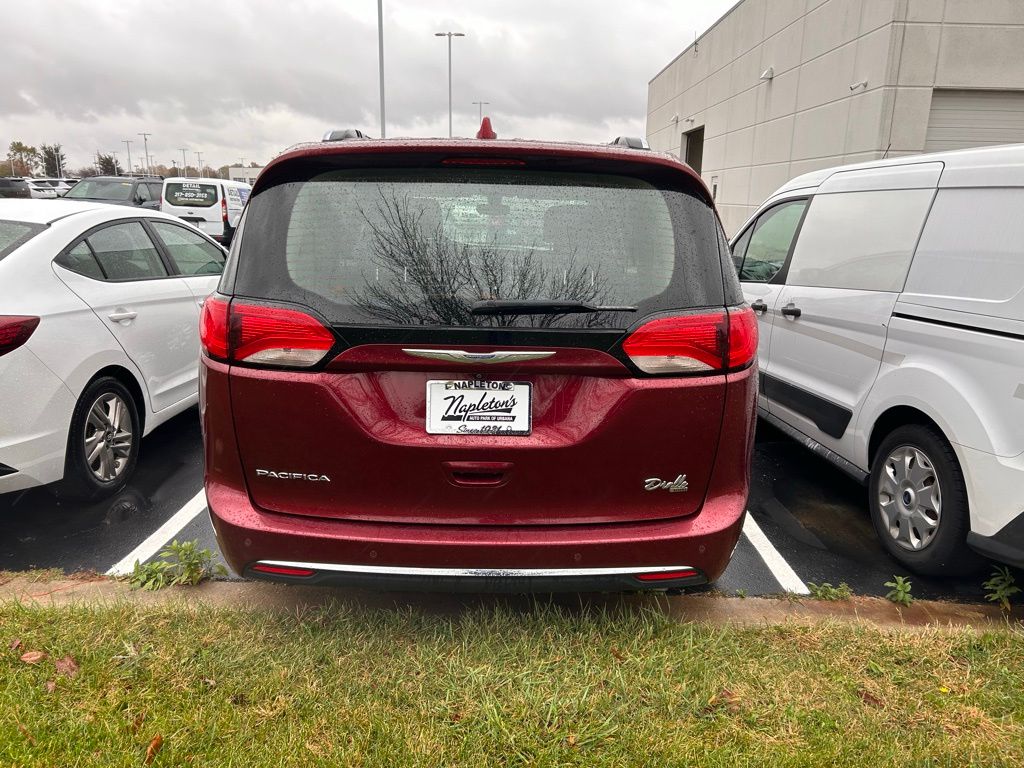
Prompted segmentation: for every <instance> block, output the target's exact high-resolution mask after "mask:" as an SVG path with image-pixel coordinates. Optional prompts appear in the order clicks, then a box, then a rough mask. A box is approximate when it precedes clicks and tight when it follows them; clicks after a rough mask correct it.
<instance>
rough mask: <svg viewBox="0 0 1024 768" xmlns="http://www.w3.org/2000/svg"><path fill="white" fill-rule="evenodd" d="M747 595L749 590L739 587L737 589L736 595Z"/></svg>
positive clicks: (741, 596) (743, 596)
mask: <svg viewBox="0 0 1024 768" xmlns="http://www.w3.org/2000/svg"><path fill="white" fill-rule="evenodd" d="M746 596H747V590H745V589H737V590H736V597H740V598H745V597H746Z"/></svg>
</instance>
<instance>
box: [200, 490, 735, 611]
mask: <svg viewBox="0 0 1024 768" xmlns="http://www.w3.org/2000/svg"><path fill="white" fill-rule="evenodd" d="M206 492H207V497H208V500H209V506H210V517H211V519H212V521H213V526H214V529H215V530H216V532H217V538H218V542H219V543H220V547H221V551H222V552H223V554H224V558H225V559H226V560H227V561H228V563H229V564H230V565H231V567H232V568H233V569H234V570H235V571H236V572H237V573H239V574H242V575H245V576H252V577H256V578H270V579H273V580H279V581H289V582H301V583H318V584H325V583H326V584H341V585H347V586H371V587H376V588H387V589H421V590H437V591H460V590H461V591H512V592H549V591H574V592H578V591H605V590H633V589H666V588H676V587H681V586H691V585H694V584H704V583H707V582H711V581H714V580H715V579H716V578H718V577H719V576H720V575H721V573H722V571H724V570H725V567H726V565H728V562H729V558H730V557H731V556H732V552H733V550H734V549H735V547H736V542H737V540H738V539H739V535H740V529H741V527H742V524H743V515H744V508H745V504H744V501H745V499H742V498H739V497H737V496H733V495H727V496H723V497H721V498H719V499H716V500H713V501H711V502H709V503H708V504H706V505H705V508H704V509H703V510H702V511H701V512H700V513H699V514H697V515H695V516H691V517H688V518H683V519H678V520H664V521H655V522H644V523H623V524H606V525H571V526H520V527H501V526H455V525H407V524H380V523H360V522H349V521H341V520H327V519H319V518H309V517H298V516H292V515H282V514H277V513H271V512H264V511H261V510H258V509H256V508H254V507H253V505H252V504H251V503H250V501H249V498H248V495H247V494H245V493H242V492H239V491H236V490H234V489H232V488H230V487H228V486H224V485H219V484H217V483H212V482H209V481H208V482H207V486H206ZM261 562H262V563H279V564H285V565H292V566H306V567H308V568H309V569H310V570H312V571H314V573H313V574H311V575H308V576H288V575H280V574H266V573H258V572H254V571H253V570H252V566H254V565H256V564H257V563H261ZM659 568H672V569H673V570H682V569H684V568H687V569H692V570H694V571H696V573H695V574H694V575H692V576H686V577H683V578H679V579H666V580H657V581H641V580H640V579H638V578H636V575H635V574H637V573H647V572H650V571H651V570H655V569H659Z"/></svg>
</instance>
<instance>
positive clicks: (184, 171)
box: [178, 147, 188, 179]
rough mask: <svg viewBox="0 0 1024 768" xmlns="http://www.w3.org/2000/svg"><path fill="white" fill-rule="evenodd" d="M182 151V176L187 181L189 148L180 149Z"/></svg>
mask: <svg viewBox="0 0 1024 768" xmlns="http://www.w3.org/2000/svg"><path fill="white" fill-rule="evenodd" d="M178 149H180V150H181V175H182V176H184V177H185V178H186V179H187V178H188V161H187V160H186V159H185V153H186V152H188V147H178Z"/></svg>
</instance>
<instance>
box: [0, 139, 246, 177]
mask: <svg viewBox="0 0 1024 768" xmlns="http://www.w3.org/2000/svg"><path fill="white" fill-rule="evenodd" d="M133 165H134V166H135V169H134V170H135V171H136V172H139V171H145V170H146V169H145V168H143V167H142V165H141V163H133ZM249 165H250V167H258V164H257V163H249ZM3 166H4V167H3V168H2V169H0V176H7V175H11V176H47V177H55V178H56V177H66V178H76V179H78V178H84V177H86V176H98V175H102V176H117V175H121V174H124V173H130V172H131V171H132V169H125V167H124V166H123V165H122V164H121V161H120V159H119V158H118V157H117V156H116V155H115V154H114V153H110V154H103V153H99V154H97V155H96V160H95V162H94V163H93V164H92V165H86V166H83V167H81V168H69V167H68V160H67V157H66V156H65V154H64V150H63V148H62V147H61V145H60V144H40V145H39V147H33V146H30V145H28V144H25V143H24V142H21V141H12V142H11V143H10V146H8V148H7V160H6V161H5V162H4V163H3ZM228 168H229V166H227V165H222V166H220V167H218V168H214V167H213V166H210V165H206V164H204V165H203V167H202V168H198V167H196V166H194V165H189V166H186V167H185V168H184V169H183V168H182V167H181V166H179V165H177V164H175V163H173V162H172V163H171V165H169V166H168V165H164V164H162V163H161V164H157V165H153V166H150V168H149V172H150V173H152V174H154V175H157V176H182V175H184V176H216V177H219V178H222V179H226V178H227V177H228Z"/></svg>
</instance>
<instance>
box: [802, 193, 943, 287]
mask: <svg viewBox="0 0 1024 768" xmlns="http://www.w3.org/2000/svg"><path fill="white" fill-rule="evenodd" d="M934 195H935V190H933V189H901V190H885V191H877V192H841V193H837V194H826V195H816V196H815V198H814V199H813V201H812V202H811V205H810V208H809V209H808V211H807V217H806V218H805V219H804V223H803V227H802V228H801V230H800V237H799V238H798V240H797V243H796V248H795V249H794V251H793V260H792V263H791V264H790V267H789V275H788V276H787V277H786V284H787V285H799V286H808V287H819V288H849V289H855V290H864V291H901V290H903V283H904V281H905V280H906V277H907V268H908V267H909V266H910V259H911V257H912V256H913V254H914V246H915V245H916V244H917V238H918V236H919V235H920V234H921V227H922V226H923V224H924V219H925V216H926V215H927V214H928V207H929V205H930V204H931V201H932V197H934Z"/></svg>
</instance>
